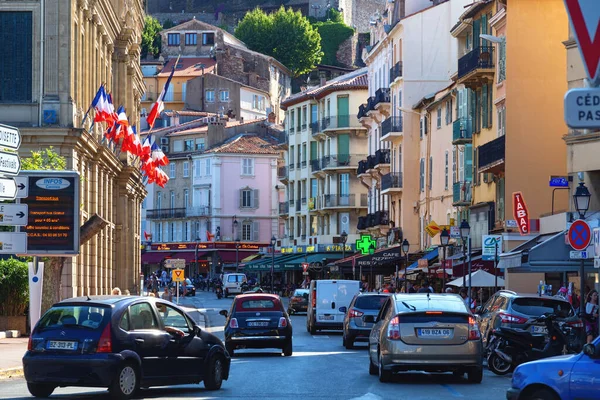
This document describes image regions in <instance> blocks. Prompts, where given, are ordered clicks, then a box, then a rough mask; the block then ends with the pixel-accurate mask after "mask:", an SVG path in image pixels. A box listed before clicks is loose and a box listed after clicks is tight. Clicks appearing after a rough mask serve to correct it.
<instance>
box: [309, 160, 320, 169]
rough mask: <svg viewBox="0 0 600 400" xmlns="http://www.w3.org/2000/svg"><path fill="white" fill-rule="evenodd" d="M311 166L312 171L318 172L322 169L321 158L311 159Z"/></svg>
mask: <svg viewBox="0 0 600 400" xmlns="http://www.w3.org/2000/svg"><path fill="white" fill-rule="evenodd" d="M310 168H311V170H312V172H318V171H320V170H321V160H319V159H316V160H310Z"/></svg>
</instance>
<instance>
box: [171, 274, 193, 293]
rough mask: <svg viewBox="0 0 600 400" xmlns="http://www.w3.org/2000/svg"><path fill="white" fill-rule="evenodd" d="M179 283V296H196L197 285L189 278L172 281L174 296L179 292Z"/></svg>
mask: <svg viewBox="0 0 600 400" xmlns="http://www.w3.org/2000/svg"><path fill="white" fill-rule="evenodd" d="M177 283H179V296H196V286H194V285H193V284H192V281H191V280H189V279H187V278H186V280H185V282H171V286H172V287H173V295H174V296H175V295H176V293H177V292H176V291H177Z"/></svg>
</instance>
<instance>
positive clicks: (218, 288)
mask: <svg viewBox="0 0 600 400" xmlns="http://www.w3.org/2000/svg"><path fill="white" fill-rule="evenodd" d="M215 293H216V294H217V299H220V298H222V297H223V287H222V286H221V284H220V283H217V285H216V287H215Z"/></svg>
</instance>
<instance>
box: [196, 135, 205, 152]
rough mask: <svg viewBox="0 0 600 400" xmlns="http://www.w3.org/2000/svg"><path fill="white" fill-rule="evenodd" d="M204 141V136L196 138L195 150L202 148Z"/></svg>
mask: <svg viewBox="0 0 600 400" xmlns="http://www.w3.org/2000/svg"><path fill="white" fill-rule="evenodd" d="M204 146H205V141H204V138H199V139H196V150H204Z"/></svg>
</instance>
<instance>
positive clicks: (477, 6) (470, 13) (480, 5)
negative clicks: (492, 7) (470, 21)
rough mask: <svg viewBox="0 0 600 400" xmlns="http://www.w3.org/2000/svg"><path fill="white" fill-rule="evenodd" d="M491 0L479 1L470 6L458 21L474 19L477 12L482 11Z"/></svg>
mask: <svg viewBox="0 0 600 400" xmlns="http://www.w3.org/2000/svg"><path fill="white" fill-rule="evenodd" d="M491 2H492V0H479V1H476V2H474V3H473V4H471V6H470V7H469V8H468V9H467V11H465V12H464V13H463V14H462V15H461V16H460V17H459V19H460V20H463V19H465V18H471V17H474V16H475V15H476V14H477V13H478V12H479V11H481V10H482V9H484V8H485V7H486V6H487V5H488V4H490V3H491Z"/></svg>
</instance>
